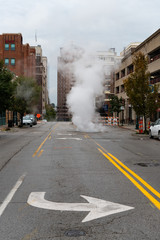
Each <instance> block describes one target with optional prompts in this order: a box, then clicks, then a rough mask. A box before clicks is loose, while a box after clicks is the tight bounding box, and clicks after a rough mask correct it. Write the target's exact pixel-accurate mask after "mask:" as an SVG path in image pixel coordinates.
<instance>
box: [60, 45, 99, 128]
mask: <svg viewBox="0 0 160 240" xmlns="http://www.w3.org/2000/svg"><path fill="white" fill-rule="evenodd" d="M65 50H66V52H67V55H65V56H67V57H68V59H66V60H71V61H70V63H69V65H68V66H67V67H68V68H70V70H71V72H72V73H73V75H74V81H75V83H74V85H73V87H72V89H71V91H70V93H69V95H68V96H67V104H68V107H69V110H70V112H71V114H72V121H73V123H74V124H75V125H76V126H77V128H78V130H80V131H85V132H95V131H103V130H104V127H103V126H102V125H100V124H98V123H96V118H97V116H96V113H95V98H96V96H98V95H102V94H103V80H104V75H103V65H102V64H101V63H100V61H97V60H96V57H95V55H93V54H91V52H87V51H84V50H83V49H80V48H79V49H78V48H76V49H75V48H73V46H72V47H71V48H67V49H64V51H65ZM66 52H65V53H66Z"/></svg>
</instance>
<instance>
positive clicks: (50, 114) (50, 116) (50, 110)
mask: <svg viewBox="0 0 160 240" xmlns="http://www.w3.org/2000/svg"><path fill="white" fill-rule="evenodd" d="M53 106H55V105H54V103H51V104H47V105H46V114H45V118H46V119H47V121H52V120H54V119H55V117H56V111H55V109H54V107H53Z"/></svg>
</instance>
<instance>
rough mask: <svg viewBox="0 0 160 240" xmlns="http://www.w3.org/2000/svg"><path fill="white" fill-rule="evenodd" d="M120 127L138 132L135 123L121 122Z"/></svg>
mask: <svg viewBox="0 0 160 240" xmlns="http://www.w3.org/2000/svg"><path fill="white" fill-rule="evenodd" d="M119 127H120V128H124V129H128V130H131V131H133V132H135V133H139V130H138V129H136V126H135V125H132V124H123V125H121V124H120V125H119Z"/></svg>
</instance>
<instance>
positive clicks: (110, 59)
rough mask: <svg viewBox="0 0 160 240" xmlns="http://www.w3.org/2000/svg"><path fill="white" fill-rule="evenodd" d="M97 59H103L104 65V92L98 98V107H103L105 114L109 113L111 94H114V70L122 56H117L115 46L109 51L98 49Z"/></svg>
mask: <svg viewBox="0 0 160 240" xmlns="http://www.w3.org/2000/svg"><path fill="white" fill-rule="evenodd" d="M97 59H98V61H101V64H102V65H103V74H104V94H103V95H102V96H98V97H97V98H96V106H97V108H100V107H103V108H104V112H105V114H107V115H108V114H109V104H110V96H111V95H112V94H113V91H112V78H111V75H112V72H113V71H114V70H115V69H116V68H117V66H118V65H119V63H120V61H121V59H122V57H121V56H117V53H116V51H115V48H110V49H109V50H108V51H98V52H97Z"/></svg>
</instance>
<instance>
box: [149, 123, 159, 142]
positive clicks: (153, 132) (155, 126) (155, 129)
mask: <svg viewBox="0 0 160 240" xmlns="http://www.w3.org/2000/svg"><path fill="white" fill-rule="evenodd" d="M149 137H150V138H153V137H156V138H158V139H159V140H160V118H159V119H157V120H156V121H155V122H154V123H152V124H151V126H150V128H149Z"/></svg>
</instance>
